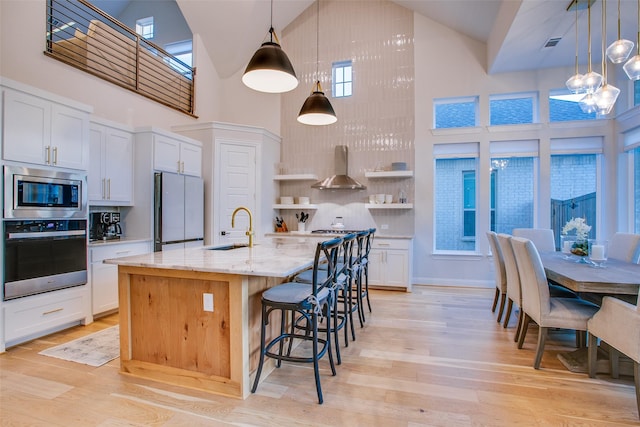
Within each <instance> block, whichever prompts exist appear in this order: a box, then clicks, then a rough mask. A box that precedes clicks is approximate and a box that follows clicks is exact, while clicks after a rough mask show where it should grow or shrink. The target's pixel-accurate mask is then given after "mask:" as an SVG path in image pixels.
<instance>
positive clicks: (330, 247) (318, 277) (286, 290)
mask: <svg viewBox="0 0 640 427" xmlns="http://www.w3.org/2000/svg"><path fill="white" fill-rule="evenodd" d="M341 245H342V239H341V238H339V237H338V238H335V239H331V240H326V241H324V242H320V243H318V245H317V247H316V252H315V257H314V261H313V282H312V284H311V286H309V285H308V284H306V283H296V282H287V283H283V284H280V285H277V286H274V287H272V288H269V289H267V290H266V291H264V292H263V293H262V321H261V326H260V360H259V362H258V369H257V371H256V377H255V380H254V382H253V387H252V388H251V392H252V393H255V391H256V389H257V388H258V384H259V383H260V375H261V373H262V367H263V366H264V359H265V357H269V358H272V359H275V360H276V367H277V368H279V367H280V365H281V362H282V361H283V360H284V361H287V362H298V363H312V364H313V372H314V375H315V381H316V391H317V393H318V403H322V402H323V396H322V387H321V385H320V367H319V364H318V362H319V361H320V359H322V357H323V356H324V355H325V354H326V355H328V357H329V365H330V367H331V373H332V374H333V375H336V368H335V365H334V363H333V353H332V351H331V340H332V338H331V329H332V328H331V327H325V328H323V330H322V332H324V334H323V337H322V338H320V336H319V332H321V331H320V329H319V327H318V324H319V322H320V318H322V317H326V320H327V324H328V323H329V321H330V319H331V318H332V308H333V282H334V280H335V278H336V270H337V264H338V250H339V248H340V246H341ZM323 258H325V259H326V260H327V262H328V268H327V270H326V271H321V270H320V269H319V268H318V266H319V265H320V264H321V262H322V259H323ZM274 311H276V312H279V313H280V335H278V336H277V337H275V338H273V339H271V340H270V341H269V342H267V341H266V326H267V325H268V324H269V318H270V315H271V314H272V313H273V312H274ZM287 321H289V322H291V324H290V325H289V328H287V324H286V322H287ZM301 321H306V325H304V328H303V329H302V330H300V329H299V328H297V327H296V326H300V324H301ZM293 340H301V341H303V342H309V343H310V344H311V349H308V348H306V347H305V346H303V345H299V346H298V348H296V350H300V353H298V352H294V353H293V354H292V348H293ZM285 342H287V344H288V349H287V350H285V348H284V344H285Z"/></svg>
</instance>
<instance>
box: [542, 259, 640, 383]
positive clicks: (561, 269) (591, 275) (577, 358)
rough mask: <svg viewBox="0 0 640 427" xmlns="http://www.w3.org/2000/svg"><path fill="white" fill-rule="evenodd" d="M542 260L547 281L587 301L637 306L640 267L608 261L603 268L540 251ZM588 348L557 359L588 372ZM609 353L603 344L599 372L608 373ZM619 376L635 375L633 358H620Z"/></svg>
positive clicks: (618, 261) (578, 370)
mask: <svg viewBox="0 0 640 427" xmlns="http://www.w3.org/2000/svg"><path fill="white" fill-rule="evenodd" d="M540 259H541V261H542V265H543V267H544V270H545V273H546V275H547V280H549V281H550V282H553V283H556V284H558V285H561V286H564V287H566V288H568V289H571V290H572V291H574V292H576V293H578V295H579V296H580V297H582V298H584V299H586V300H588V301H591V302H593V303H596V304H598V305H600V303H601V301H602V298H603V297H605V296H613V297H616V298H620V299H622V300H625V301H627V302H630V303H632V304H637V298H638V292H639V290H640V264H633V263H630V262H625V261H622V260H618V259H613V258H609V259H608V260H607V261H605V262H604V263H603V264H602V265H601V266H598V265H595V264H593V263H591V262H590V261H589V260H588V258H581V257H577V256H572V255H569V256H568V255H566V254H564V253H562V252H540ZM586 350H587V349H586V347H583V348H578V349H577V350H574V351H571V352H562V353H558V359H559V360H560V362H562V364H563V365H564V366H565V367H566V368H567V369H569V370H570V371H572V372H578V373H586V372H587V351H586ZM608 356H609V352H608V347H607V344H606V343H601V345H600V349H599V352H598V363H597V364H596V371H597V372H598V373H609V372H610V367H609V360H608ZM619 369H620V373H621V374H623V375H633V364H632V363H631V360H630V359H627V358H625V357H621V358H620V361H619Z"/></svg>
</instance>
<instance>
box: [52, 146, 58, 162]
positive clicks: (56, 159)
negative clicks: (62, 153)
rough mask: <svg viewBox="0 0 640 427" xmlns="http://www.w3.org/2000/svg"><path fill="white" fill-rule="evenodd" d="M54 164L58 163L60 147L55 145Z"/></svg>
mask: <svg viewBox="0 0 640 427" xmlns="http://www.w3.org/2000/svg"><path fill="white" fill-rule="evenodd" d="M53 164H54V165H57V164H58V147H53Z"/></svg>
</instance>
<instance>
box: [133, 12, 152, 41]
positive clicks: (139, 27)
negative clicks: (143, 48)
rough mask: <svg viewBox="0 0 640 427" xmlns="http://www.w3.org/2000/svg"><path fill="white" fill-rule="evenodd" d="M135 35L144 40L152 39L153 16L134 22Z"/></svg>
mask: <svg viewBox="0 0 640 427" xmlns="http://www.w3.org/2000/svg"><path fill="white" fill-rule="evenodd" d="M136 33H138V34H140V35H141V36H142V37H144V38H145V39H152V38H153V16H148V17H146V18H141V19H138V20H136Z"/></svg>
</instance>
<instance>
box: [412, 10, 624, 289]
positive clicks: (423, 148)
mask: <svg viewBox="0 0 640 427" xmlns="http://www.w3.org/2000/svg"><path fill="white" fill-rule="evenodd" d="M414 34H415V52H416V55H415V76H416V81H415V90H416V95H415V114H416V119H415V123H416V131H415V134H416V153H415V157H416V162H417V163H418V159H424V161H422V162H420V163H419V167H418V166H416V203H415V204H416V207H415V217H416V224H415V232H416V238H415V243H414V251H415V255H414V260H415V262H414V266H413V274H414V283H435V284H464V285H476V286H493V285H494V282H493V277H494V276H493V264H492V262H490V259H489V258H488V253H489V245H488V242H487V239H486V238H483V237H480V236H484V235H485V232H486V230H488V228H489V221H490V220H489V216H488V212H489V206H488V203H489V199H490V198H489V183H488V181H489V176H488V174H480V175H479V176H480V185H479V191H480V194H479V197H478V203H479V206H478V215H479V221H480V224H482V226H481V227H480V229H478V230H477V232H476V235H477V236H478V239H477V246H476V247H477V252H476V253H469V254H464V255H445V254H434V253H433V241H434V235H435V230H434V226H435V225H434V211H433V209H434V195H433V186H434V181H433V174H434V163H433V155H432V153H433V151H432V150H433V145H434V144H435V143H443V142H452V143H455V142H478V143H479V145H480V153H479V161H480V163H479V168H480V169H481V170H482V169H483V168H486V169H487V170H488V169H489V167H490V165H489V161H490V152H489V142H490V141H496V140H517V139H525V140H526V139H531V140H538V141H539V154H540V170H539V182H538V183H537V186H538V189H539V192H538V194H537V199H536V200H535V205H536V218H535V226H539V227H549V225H550V215H549V212H550V194H549V191H548V188H549V167H550V163H549V161H548V159H549V153H550V148H549V147H550V141H551V139H552V138H569V137H579V136H594V135H595V136H601V137H603V138H604V159H605V162H604V167H603V170H602V173H603V176H602V186H601V188H599V190H598V191H599V194H600V195H601V196H602V197H603V199H602V204H603V215H602V217H601V220H602V223H601V224H599V227H598V229H599V230H600V233H601V235H602V236H603V237H607V236H609V235H611V234H612V233H613V232H614V231H616V229H617V218H616V207H617V206H618V196H619V195H618V194H617V192H616V190H615V188H616V182H617V181H616V168H617V165H616V164H617V148H616V145H617V144H616V143H615V140H614V134H613V122H612V121H609V120H606V121H598V122H597V123H580V124H575V123H573V124H569V123H559V124H551V125H550V124H548V123H546V121H547V120H548V119H547V118H548V104H547V103H546V99H547V98H548V94H549V90H552V89H559V88H562V87H564V82H565V81H566V79H567V78H568V76H570V75H571V74H572V71H573V70H572V69H569V68H566V69H547V70H538V71H531V72H518V73H505V74H494V75H489V74H487V72H486V71H485V69H486V56H487V53H486V46H485V45H484V44H482V43H479V42H477V41H475V40H473V39H470V38H468V37H465V36H463V35H461V34H458V33H456V32H454V31H451V30H449V29H448V28H446V27H443V26H442V25H439V24H438V23H436V22H434V21H432V20H430V19H428V18H426V17H424V16H421V15H419V14H415V15H414ZM531 91H537V92H539V96H540V100H541V101H540V107H541V109H540V120H541V123H540V124H535V125H528V126H512V127H509V126H506V127H504V126H503V127H501V129H496V128H495V127H494V128H493V129H489V128H488V127H487V124H488V123H489V114H488V111H489V95H492V94H500V93H514V92H531ZM456 96H479V100H480V127H478V128H474V129H473V130H463V131H456V130H452V131H438V132H433V131H432V129H431V128H432V126H433V99H434V98H448V97H456Z"/></svg>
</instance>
